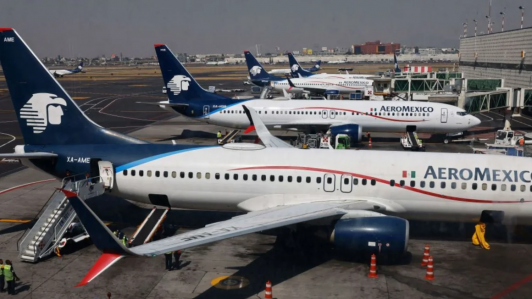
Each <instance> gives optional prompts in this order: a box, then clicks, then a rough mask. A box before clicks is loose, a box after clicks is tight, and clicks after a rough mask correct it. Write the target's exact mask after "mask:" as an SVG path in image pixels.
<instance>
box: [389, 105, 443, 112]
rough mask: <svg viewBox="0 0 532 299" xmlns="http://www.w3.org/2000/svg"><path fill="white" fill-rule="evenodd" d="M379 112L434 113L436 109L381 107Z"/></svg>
mask: <svg viewBox="0 0 532 299" xmlns="http://www.w3.org/2000/svg"><path fill="white" fill-rule="evenodd" d="M379 112H434V108H433V107H416V106H381V110H380V111H379Z"/></svg>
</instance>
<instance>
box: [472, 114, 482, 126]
mask: <svg viewBox="0 0 532 299" xmlns="http://www.w3.org/2000/svg"><path fill="white" fill-rule="evenodd" d="M480 122H481V121H480V119H479V118H478V117H476V116H472V115H471V124H472V125H473V126H478V125H480Z"/></svg>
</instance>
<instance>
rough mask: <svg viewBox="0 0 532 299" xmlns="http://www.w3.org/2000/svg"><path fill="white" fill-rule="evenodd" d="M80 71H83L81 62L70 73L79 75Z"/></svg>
mask: <svg viewBox="0 0 532 299" xmlns="http://www.w3.org/2000/svg"><path fill="white" fill-rule="evenodd" d="M82 70H83V61H81V62H80V63H79V65H78V66H77V67H76V68H75V69H73V70H71V72H73V73H79V72H81V71H82Z"/></svg>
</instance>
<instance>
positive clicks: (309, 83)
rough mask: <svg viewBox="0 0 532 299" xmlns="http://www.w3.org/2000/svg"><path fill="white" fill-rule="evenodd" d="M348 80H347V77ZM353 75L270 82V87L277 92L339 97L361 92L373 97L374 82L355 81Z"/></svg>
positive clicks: (366, 80)
mask: <svg viewBox="0 0 532 299" xmlns="http://www.w3.org/2000/svg"><path fill="white" fill-rule="evenodd" d="M344 76H345V77H347V78H345V77H344ZM350 77H352V76H351V75H335V76H327V77H314V76H311V77H308V78H293V79H291V80H290V79H289V78H287V79H285V80H278V81H270V86H271V87H272V88H273V89H275V90H283V89H284V90H287V91H289V92H294V93H300V92H301V90H306V91H309V92H311V93H316V94H325V95H329V94H331V95H338V94H351V93H356V92H361V93H363V94H364V96H365V97H370V96H372V95H373V80H371V79H367V78H360V79H354V78H350Z"/></svg>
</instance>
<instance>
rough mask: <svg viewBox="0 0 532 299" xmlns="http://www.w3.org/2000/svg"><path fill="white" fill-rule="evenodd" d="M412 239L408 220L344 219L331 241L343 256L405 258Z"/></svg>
mask: <svg viewBox="0 0 532 299" xmlns="http://www.w3.org/2000/svg"><path fill="white" fill-rule="evenodd" d="M408 236H409V223H408V221H407V220H405V219H402V218H399V217H393V216H377V217H357V218H341V219H339V220H338V221H337V222H336V224H335V225H334V230H333V231H332V233H331V235H330V241H331V242H332V243H334V245H335V246H336V248H337V249H338V250H339V251H341V252H351V253H354V252H365V253H376V254H377V253H383V254H391V255H402V254H404V253H405V252H406V247H407V245H408Z"/></svg>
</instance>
